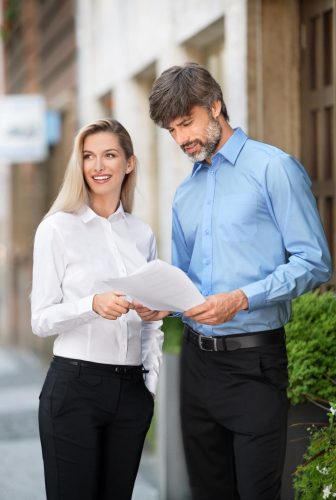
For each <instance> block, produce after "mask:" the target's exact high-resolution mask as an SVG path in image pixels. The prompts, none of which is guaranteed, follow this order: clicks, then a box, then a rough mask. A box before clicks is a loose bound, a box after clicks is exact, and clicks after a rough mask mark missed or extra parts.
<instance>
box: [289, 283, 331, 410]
mask: <svg viewBox="0 0 336 500" xmlns="http://www.w3.org/2000/svg"><path fill="white" fill-rule="evenodd" d="M286 338H287V350H288V370H289V381H290V382H289V390H288V397H289V398H290V400H291V402H292V404H298V403H303V402H304V401H306V396H307V395H308V397H309V396H312V397H313V398H322V399H324V400H326V401H335V400H336V386H335V385H333V384H332V383H331V380H333V379H336V295H335V293H334V292H326V293H323V294H320V293H318V292H311V293H307V294H305V295H302V296H301V297H299V298H297V299H295V300H294V301H293V313H292V318H291V320H290V322H289V323H288V325H287V326H286Z"/></svg>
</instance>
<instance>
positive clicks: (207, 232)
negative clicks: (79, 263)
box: [138, 63, 331, 500]
mask: <svg viewBox="0 0 336 500" xmlns="http://www.w3.org/2000/svg"><path fill="white" fill-rule="evenodd" d="M149 101H150V115H151V118H152V119H153V120H154V122H155V123H156V124H157V125H159V126H160V127H163V128H166V129H168V130H169V132H170V134H171V136H172V137H173V139H174V140H175V142H176V143H177V144H178V145H179V146H180V147H181V148H182V150H183V151H184V152H185V153H186V154H187V156H188V157H189V158H190V159H191V160H192V161H193V162H194V166H193V169H192V173H191V175H190V176H189V177H188V178H187V179H186V180H185V181H184V182H183V183H182V184H181V185H180V186H179V188H178V189H177V192H176V195H175V199H174V204H173V256H172V259H173V264H174V265H176V266H178V267H179V268H181V269H182V270H183V271H184V272H185V273H186V274H187V275H188V276H189V277H190V278H191V280H192V281H193V282H194V283H195V285H196V286H197V287H198V288H199V290H200V291H201V293H202V294H203V295H204V297H205V298H206V300H205V302H204V304H202V305H200V306H197V307H194V308H192V309H190V310H189V311H186V312H185V313H184V316H183V321H184V323H185V335H184V340H183V347H182V354H181V416H182V431H183V441H184V447H185V453H186V461H187V467H188V472H189V477H190V483H191V488H192V493H193V498H194V499H195V500H224V499H225V500H229V499H237V498H240V500H278V499H280V489H281V474H282V469H283V462H284V456H285V446H286V429H287V398H286V387H287V383H288V377H287V356H286V346H285V337H284V328H283V325H284V324H285V323H286V322H287V321H288V320H289V317H290V308H291V306H290V303H291V299H293V298H294V297H297V296H298V295H300V294H302V293H304V292H306V291H308V290H310V289H312V288H315V287H317V286H318V285H319V284H320V283H323V282H325V281H327V280H328V279H329V278H330V267H331V263H330V255H329V251H328V248H327V243H326V240H325V236H324V233H323V230H322V227H321V223H320V219H319V215H318V212H317V209H316V204H315V200H314V196H313V195H312V192H311V190H310V184H311V183H310V181H309V178H308V176H307V174H306V172H305V170H304V168H303V167H302V165H300V163H299V162H298V161H297V160H296V159H294V158H292V157H291V156H289V155H288V154H286V153H284V152H283V151H281V150H279V149H278V148H276V147H273V146H269V145H266V144H263V143H260V142H256V141H254V140H252V139H250V138H248V137H247V136H246V135H245V133H244V132H243V131H242V130H241V129H240V128H237V129H235V130H233V129H232V128H231V126H230V124H229V117H228V114H227V110H226V106H225V104H224V101H223V97H222V92H221V89H220V87H219V85H218V83H217V82H216V81H215V80H214V79H213V78H212V76H211V75H210V74H209V72H208V71H207V70H206V69H204V68H202V67H201V66H199V65H197V64H193V63H190V64H186V65H185V66H183V67H179V66H173V67H171V68H169V69H167V70H166V71H164V72H163V73H162V75H161V76H160V77H159V78H158V79H157V80H156V81H155V83H154V86H153V89H152V92H151V95H150V98H149ZM138 311H139V313H140V315H141V316H142V317H143V319H147V320H150V319H160V318H162V317H163V316H164V315H165V314H166V313H164V312H157V311H156V312H155V311H149V310H148V309H145V308H138Z"/></svg>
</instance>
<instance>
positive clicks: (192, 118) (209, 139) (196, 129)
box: [168, 106, 222, 162]
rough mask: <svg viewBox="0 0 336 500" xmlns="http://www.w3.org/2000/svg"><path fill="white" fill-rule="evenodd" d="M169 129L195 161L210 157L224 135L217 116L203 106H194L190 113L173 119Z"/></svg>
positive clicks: (183, 149)
mask: <svg viewBox="0 0 336 500" xmlns="http://www.w3.org/2000/svg"><path fill="white" fill-rule="evenodd" d="M168 130H169V132H170V134H171V136H172V137H173V139H174V141H175V142H176V143H177V144H178V145H179V146H180V148H181V149H182V151H183V152H184V153H186V154H187V156H188V157H189V159H190V160H192V161H193V162H196V161H203V160H205V159H207V158H210V157H211V155H212V154H213V153H214V152H215V151H216V148H217V146H218V144H219V142H220V139H221V135H222V127H221V125H220V123H219V121H218V120H217V118H214V116H213V113H212V112H209V111H208V110H207V109H205V108H203V107H202V106H194V107H193V108H192V109H191V111H190V114H188V115H186V116H179V117H177V118H175V119H174V120H172V121H171V122H170V124H169V127H168Z"/></svg>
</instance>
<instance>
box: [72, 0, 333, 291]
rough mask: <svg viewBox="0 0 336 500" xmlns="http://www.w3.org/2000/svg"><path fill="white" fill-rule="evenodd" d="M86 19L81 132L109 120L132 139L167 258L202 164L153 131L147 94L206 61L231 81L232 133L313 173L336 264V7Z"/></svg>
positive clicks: (118, 6) (108, 5)
mask: <svg viewBox="0 0 336 500" xmlns="http://www.w3.org/2000/svg"><path fill="white" fill-rule="evenodd" d="M77 15H78V17H77V36H78V45H79V67H78V75H79V81H78V84H79V103H80V106H79V108H80V110H81V111H80V115H79V120H80V123H85V122H87V121H89V120H91V119H94V118H97V117H99V116H102V115H106V114H108V115H112V116H114V117H116V118H117V119H119V120H120V121H122V122H123V123H124V124H125V126H126V127H127V128H128V129H129V130H130V132H131V135H132V137H133V140H134V143H135V150H136V152H137V155H138V158H139V160H140V168H139V188H138V193H137V198H136V206H135V212H136V213H137V214H138V215H140V216H141V217H143V218H144V219H145V220H147V221H148V222H149V223H150V224H151V225H152V226H153V228H154V230H155V232H156V234H157V236H158V243H159V251H160V256H161V257H162V258H164V259H168V260H169V257H170V207H171V201H172V197H173V194H174V191H175V188H176V186H177V185H178V184H179V182H180V181H181V180H182V179H183V178H184V177H185V176H186V175H187V174H188V172H189V171H190V168H191V165H190V164H189V163H188V160H186V158H185V156H184V155H183V154H182V153H180V152H179V151H178V149H177V148H176V146H175V145H174V144H173V142H172V140H171V138H170V137H169V136H168V134H167V133H165V131H162V130H157V129H155V127H154V126H153V124H152V123H151V121H150V119H149V117H148V94H149V92H150V88H151V85H152V83H153V81H154V79H155V78H156V77H157V76H158V75H159V74H160V73H161V71H162V70H164V69H165V68H167V67H169V66H170V65H174V64H181V63H184V62H186V61H197V62H199V63H201V64H203V65H205V66H206V67H208V69H209V70H210V71H211V72H212V74H214V76H215V77H216V78H217V80H218V81H219V82H220V83H221V85H222V88H223V94H224V99H225V101H226V104H227V107H228V111H229V115H230V118H231V124H232V126H241V127H242V128H243V129H245V131H246V132H247V133H248V134H249V135H250V136H251V137H253V138H255V139H259V140H262V141H264V142H268V143H272V144H275V145H277V146H279V147H281V148H283V149H285V150H286V151H288V152H290V153H292V154H294V155H295V156H296V157H298V158H299V159H300V160H301V161H302V162H303V163H304V165H305V166H306V168H307V170H308V172H309V174H310V176H311V178H312V181H313V189H314V193H315V195H316V198H317V202H318V206H319V210H320V213H321V217H322V221H323V224H324V227H325V231H326V234H327V237H328V241H329V244H330V248H331V250H332V253H333V257H334V260H335V257H336V254H335V252H336V244H335V238H336V236H335V221H336V201H335V185H336V165H335V143H336V140H335V139H336V138H335V94H336V90H335V88H336V87H335V71H336V70H335V67H336V64H335V52H336V51H335V40H336V36H335V17H336V13H335V0H234V1H230V0H212V1H211V2H202V1H200V0H162V1H161V2H156V1H155V0H133V1H132V2H131V1H129V2H122V1H120V0H112V1H107V0H98V1H96V0H78V1H77ZM106 102H108V103H109V106H106ZM330 283H331V284H333V285H335V284H336V278H335V274H334V275H333V278H332V280H331V282H330Z"/></svg>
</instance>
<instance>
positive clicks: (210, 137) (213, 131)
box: [186, 117, 222, 163]
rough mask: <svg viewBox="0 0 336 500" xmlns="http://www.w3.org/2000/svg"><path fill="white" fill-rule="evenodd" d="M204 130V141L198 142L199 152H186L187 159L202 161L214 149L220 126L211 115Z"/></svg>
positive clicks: (220, 132) (217, 142)
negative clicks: (205, 136) (199, 145)
mask: <svg viewBox="0 0 336 500" xmlns="http://www.w3.org/2000/svg"><path fill="white" fill-rule="evenodd" d="M206 132H207V140H206V142H204V143H200V141H199V142H198V143H199V144H201V149H200V150H199V152H198V153H194V154H188V153H186V155H187V156H188V158H189V160H191V161H192V162H193V163H194V162H197V161H204V160H205V159H206V158H209V157H210V156H211V155H212V154H213V153H214V152H215V151H216V148H217V146H218V144H219V141H220V139H221V136H222V127H221V125H220V123H219V122H218V121H217V120H215V119H214V118H212V117H211V119H210V122H209V125H208V126H207V129H206Z"/></svg>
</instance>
